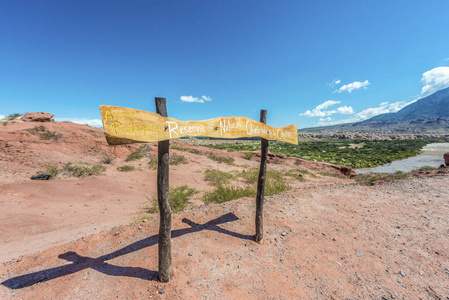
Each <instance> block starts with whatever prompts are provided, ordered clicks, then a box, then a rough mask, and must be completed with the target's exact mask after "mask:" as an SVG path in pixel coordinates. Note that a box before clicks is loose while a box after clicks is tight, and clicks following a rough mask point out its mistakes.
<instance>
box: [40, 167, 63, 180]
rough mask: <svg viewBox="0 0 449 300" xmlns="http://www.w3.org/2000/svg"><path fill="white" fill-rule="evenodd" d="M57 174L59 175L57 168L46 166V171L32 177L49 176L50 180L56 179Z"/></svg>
mask: <svg viewBox="0 0 449 300" xmlns="http://www.w3.org/2000/svg"><path fill="white" fill-rule="evenodd" d="M58 174H59V169H58V167H57V166H54V165H49V166H47V169H46V170H45V171H39V172H37V173H36V175H34V176H39V175H50V178H56V176H58Z"/></svg>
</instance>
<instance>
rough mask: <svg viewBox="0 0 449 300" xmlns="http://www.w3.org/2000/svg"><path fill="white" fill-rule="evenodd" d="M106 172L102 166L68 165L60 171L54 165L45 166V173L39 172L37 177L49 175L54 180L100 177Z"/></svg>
mask: <svg viewBox="0 0 449 300" xmlns="http://www.w3.org/2000/svg"><path fill="white" fill-rule="evenodd" d="M105 171H106V168H105V167H104V166H102V165H93V164H88V163H76V164H74V163H68V164H65V165H64V166H63V167H62V169H58V167H57V166H55V165H49V166H47V169H46V170H45V171H39V172H37V173H36V175H35V176H38V175H50V176H51V177H50V178H56V177H57V176H58V175H62V176H65V177H86V176H90V175H101V174H103V173H104V172H105Z"/></svg>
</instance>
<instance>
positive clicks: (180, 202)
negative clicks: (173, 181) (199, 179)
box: [147, 185, 198, 213]
mask: <svg viewBox="0 0 449 300" xmlns="http://www.w3.org/2000/svg"><path fill="white" fill-rule="evenodd" d="M197 193H198V191H197V190H196V189H194V188H189V187H188V186H187V185H182V186H178V187H174V188H172V187H171V188H170V207H171V209H172V210H173V212H174V213H176V212H180V211H183V210H184V209H186V207H187V204H188V202H189V199H190V197H192V196H193V195H195V194H197ZM151 202H152V205H151V206H150V207H148V208H147V211H148V212H149V213H155V212H158V211H159V205H158V200H157V196H154V197H153V198H152V200H151Z"/></svg>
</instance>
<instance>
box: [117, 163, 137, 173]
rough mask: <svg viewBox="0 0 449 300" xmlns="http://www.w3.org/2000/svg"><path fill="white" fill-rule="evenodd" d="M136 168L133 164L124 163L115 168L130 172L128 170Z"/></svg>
mask: <svg viewBox="0 0 449 300" xmlns="http://www.w3.org/2000/svg"><path fill="white" fill-rule="evenodd" d="M135 169H136V168H135V167H134V166H128V165H124V166H120V167H118V168H117V170H119V171H120V172H130V171H134V170H135Z"/></svg>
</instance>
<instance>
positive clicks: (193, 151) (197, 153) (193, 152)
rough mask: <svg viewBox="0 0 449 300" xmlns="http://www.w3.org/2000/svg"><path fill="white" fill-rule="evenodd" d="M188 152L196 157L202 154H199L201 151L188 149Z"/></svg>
mask: <svg viewBox="0 0 449 300" xmlns="http://www.w3.org/2000/svg"><path fill="white" fill-rule="evenodd" d="M189 152H190V153H192V154H196V155H201V154H203V152H201V151H200V150H198V149H189Z"/></svg>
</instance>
